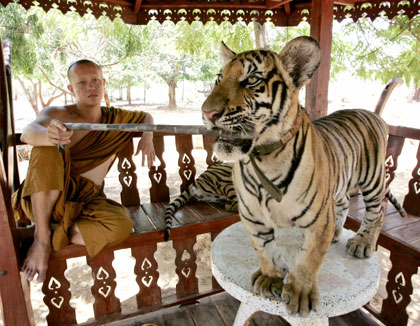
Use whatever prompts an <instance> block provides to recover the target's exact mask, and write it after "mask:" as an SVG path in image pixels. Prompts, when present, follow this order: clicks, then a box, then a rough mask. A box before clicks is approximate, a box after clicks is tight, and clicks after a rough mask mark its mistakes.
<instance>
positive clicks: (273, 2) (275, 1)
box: [265, 0, 293, 9]
mask: <svg viewBox="0 0 420 326" xmlns="http://www.w3.org/2000/svg"><path fill="white" fill-rule="evenodd" d="M292 1H293V0H267V1H266V2H265V4H266V7H267V9H277V8H279V7H281V6H284V5H286V4H288V3H290V2H292Z"/></svg>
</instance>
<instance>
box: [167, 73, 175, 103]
mask: <svg viewBox="0 0 420 326" xmlns="http://www.w3.org/2000/svg"><path fill="white" fill-rule="evenodd" d="M168 88H169V104H168V108H169V109H176V91H175V90H176V79H175V78H174V79H172V80H170V81H169V82H168Z"/></svg>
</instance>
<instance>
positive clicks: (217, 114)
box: [203, 111, 222, 121]
mask: <svg viewBox="0 0 420 326" xmlns="http://www.w3.org/2000/svg"><path fill="white" fill-rule="evenodd" d="M203 115H204V116H205V117H206V118H207V119H209V120H211V121H216V120H217V119H219V118H220V117H221V116H222V112H220V111H210V112H204V111H203Z"/></svg>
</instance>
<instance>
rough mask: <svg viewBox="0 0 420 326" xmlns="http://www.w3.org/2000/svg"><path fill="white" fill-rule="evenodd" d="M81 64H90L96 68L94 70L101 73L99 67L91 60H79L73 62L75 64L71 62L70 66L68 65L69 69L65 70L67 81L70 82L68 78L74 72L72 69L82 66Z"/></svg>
mask: <svg viewBox="0 0 420 326" xmlns="http://www.w3.org/2000/svg"><path fill="white" fill-rule="evenodd" d="M83 64H91V65H94V66H96V68H98V69H99V70H100V71H101V73H102V69H101V67H100V66H99V65H98V64H97V63H96V62H94V61H91V60H88V59H81V60H77V61H75V62H73V63H72V64H71V65H70V67H69V68H68V69H67V78H68V79H69V81H70V82H71V80H70V76H71V74H72V71H73V70H74V68H76V67H77V66H79V65H83Z"/></svg>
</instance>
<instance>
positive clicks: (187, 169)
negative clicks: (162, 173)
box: [175, 135, 195, 192]
mask: <svg viewBox="0 0 420 326" xmlns="http://www.w3.org/2000/svg"><path fill="white" fill-rule="evenodd" d="M175 143H176V150H177V151H178V153H179V157H178V166H179V175H180V176H181V180H182V184H181V187H180V188H181V192H182V191H184V190H185V189H187V187H188V186H189V185H190V184H191V183H192V182H193V181H194V178H195V166H194V164H195V161H194V157H193V156H192V154H191V151H192V149H193V144H192V136H191V135H176V136H175Z"/></svg>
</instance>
